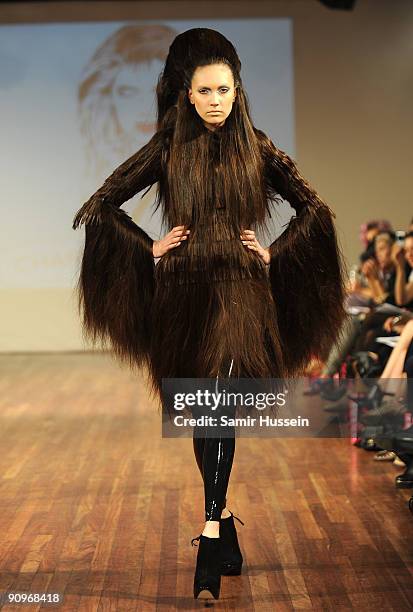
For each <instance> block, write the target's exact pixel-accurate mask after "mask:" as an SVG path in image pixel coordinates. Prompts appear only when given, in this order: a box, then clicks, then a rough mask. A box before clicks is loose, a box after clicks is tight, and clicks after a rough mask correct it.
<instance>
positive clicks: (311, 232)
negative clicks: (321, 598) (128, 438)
mask: <svg viewBox="0 0 413 612" xmlns="http://www.w3.org/2000/svg"><path fill="white" fill-rule="evenodd" d="M240 70H241V63H240V60H239V58H238V55H237V53H236V50H235V48H234V46H233V45H232V44H231V43H230V42H229V41H228V40H227V39H226V38H225V37H224V36H223V35H222V34H220V33H219V32H216V31H214V30H211V29H207V28H195V29H191V30H188V31H187V32H184V33H183V34H180V35H179V36H177V37H176V38H175V40H174V41H173V43H172V45H171V46H170V49H169V54H168V57H167V59H166V62H165V66H164V70H163V71H162V73H161V75H160V77H159V80H158V84H157V102H158V116H157V131H156V133H155V134H154V136H153V137H152V138H151V139H150V141H149V142H148V143H147V144H146V145H145V146H144V147H142V148H141V149H140V150H139V151H137V152H136V153H135V154H134V155H132V156H131V157H130V158H129V159H128V160H126V161H125V162H124V163H122V164H121V165H120V166H119V167H118V168H117V169H116V170H115V171H114V172H113V173H112V174H111V175H110V176H109V177H108V178H107V179H106V181H105V182H104V184H103V185H102V187H101V188H100V189H98V190H97V191H96V193H94V194H93V195H92V196H91V197H90V198H89V200H88V201H87V202H86V203H85V204H84V205H83V206H82V208H81V209H80V210H79V211H78V213H77V214H76V217H75V219H74V223H73V228H76V227H78V226H79V225H80V224H82V223H84V224H85V229H86V238H85V248H84V252H83V259H82V264H81V270H80V276H79V282H78V287H77V289H78V298H79V310H80V313H81V316H82V327H83V330H84V334H85V337H87V338H89V339H90V340H92V341H93V342H96V341H97V340H98V339H100V340H101V341H103V342H104V343H108V344H109V345H110V346H111V347H112V348H113V350H114V353H115V355H116V356H117V357H118V358H119V359H121V360H123V361H125V360H126V361H127V362H128V363H129V364H130V365H131V367H135V366H142V365H146V366H147V367H148V371H149V373H150V380H151V390H152V391H154V392H156V393H157V394H158V395H159V397H161V396H162V393H161V390H162V379H167V378H181V377H185V378H209V377H216V376H223V377H225V376H229V375H232V376H236V377H240V376H242V377H246V378H250V377H252V378H285V377H292V376H296V375H297V374H299V373H300V372H302V371H303V369H304V368H305V366H306V365H307V363H308V361H309V360H310V358H311V357H314V356H316V357H320V358H325V357H326V356H327V355H328V352H329V350H330V348H331V346H332V344H333V343H334V342H335V341H336V339H337V335H338V333H339V332H338V330H339V329H340V328H341V324H342V322H343V319H344V318H345V311H344V307H343V301H344V300H343V298H344V268H343V262H342V257H341V253H340V249H339V247H338V243H337V238H336V231H335V227H334V223H333V217H334V214H333V212H332V211H331V209H330V208H329V207H328V206H327V205H326V204H325V203H324V202H323V201H322V200H321V199H320V197H319V196H318V194H317V193H316V191H315V190H314V189H313V188H312V187H311V186H310V185H309V184H308V183H307V182H306V181H305V180H304V178H303V177H302V176H301V175H300V173H299V171H298V169H297V167H296V165H295V163H294V162H293V160H292V159H291V158H290V157H289V156H288V155H287V154H286V153H284V152H283V151H281V150H280V149H278V148H277V147H276V146H275V145H274V144H273V143H272V142H271V140H270V139H269V138H268V137H267V136H266V135H265V134H264V132H262V131H261V130H259V129H257V128H256V127H255V126H254V125H253V123H252V120H251V116H250V112H249V107H248V102H247V97H246V93H245V91H244V89H243V85H242V80H241V76H240ZM155 183H157V199H156V207H157V208H158V207H159V206H161V212H162V221H163V224H164V227H166V230H167V234H166V235H165V237H164V238H162V239H161V240H158V241H154V240H152V239H151V238H150V237H149V236H148V235H147V234H146V232H144V231H143V230H142V229H141V228H140V227H138V226H137V225H136V224H135V223H134V222H133V220H132V219H131V218H130V216H129V215H128V214H127V213H126V212H125V211H124V210H122V209H121V208H120V206H121V204H122V203H124V202H126V201H127V200H129V199H130V198H131V197H132V196H134V195H135V194H136V193H138V192H140V191H141V190H143V189H144V188H147V187H150V186H151V185H153V184H155ZM280 196H281V197H282V198H284V199H286V200H288V202H289V203H290V204H291V206H292V207H293V208H294V209H295V211H296V213H297V214H296V216H295V217H293V218H292V219H291V220H290V222H289V225H288V227H287V229H286V230H285V231H284V232H283V234H282V235H281V236H280V237H278V238H277V239H276V240H274V241H273V242H272V243H271V244H270V246H269V247H268V248H264V247H263V246H262V245H261V244H260V243H259V242H258V240H257V238H256V232H257V231H258V230H265V228H266V222H267V221H268V219H269V216H270V215H271V210H273V211H274V206H276V205H277V203H279V197H280ZM156 258H159V260H158V262H157V264H156V265H155V261H154V259H156ZM194 432H195V430H194ZM193 444H194V451H195V456H196V459H197V463H198V465H199V468H200V470H201V474H202V477H203V480H204V490H205V520H206V522H205V527H204V530H203V531H202V534H201V535H200V536H199V537H198V538H194V540H196V539H198V540H199V547H198V556H197V567H196V572H195V578H194V596H195V597H197V596H198V595H199V594H201V596H214V597H215V598H218V596H219V590H220V576H221V573H225V574H236V573H240V571H241V564H242V555H241V552H240V550H239V546H238V541H237V534H236V530H235V526H234V517H233V515H232V513H230V512H229V511H228V510H227V509H226V497H225V496H226V491H227V486H228V480H229V475H230V471H231V467H232V461H233V456H234V449H235V438H231V437H226V438H215V439H211V438H205V437H204V438H202V437H198V436H196V435H195V434H194V438H193Z"/></svg>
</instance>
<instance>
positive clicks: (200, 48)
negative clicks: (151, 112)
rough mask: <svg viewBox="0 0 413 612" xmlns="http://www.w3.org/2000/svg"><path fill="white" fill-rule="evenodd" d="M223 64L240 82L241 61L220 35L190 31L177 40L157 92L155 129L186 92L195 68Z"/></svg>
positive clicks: (205, 30) (202, 30) (214, 32)
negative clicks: (217, 63) (156, 122)
mask: <svg viewBox="0 0 413 612" xmlns="http://www.w3.org/2000/svg"><path fill="white" fill-rule="evenodd" d="M213 62H225V63H226V64H228V65H229V66H230V67H231V69H232V72H233V74H234V79H235V81H238V82H240V76H239V73H240V71H241V61H240V59H239V57H238V54H237V51H236V49H235V47H234V45H233V44H232V43H231V42H230V41H229V40H228V39H227V38H225V36H224V35H223V34H221V33H220V32H217V31H216V30H211V29H210V28H192V29H190V30H187V31H186V32H183V33H182V34H179V35H178V36H176V38H175V39H174V41H173V42H172V44H171V46H170V47H169V53H168V56H167V58H166V61H165V66H164V69H163V71H162V73H161V75H160V77H159V80H158V85H157V89H156V93H157V99H158V128H159V127H160V126H161V124H162V122H163V119H164V117H165V115H166V113H167V112H168V110H169V109H170V108H171V107H173V106H175V104H176V102H177V99H178V95H179V92H180V91H182V90H184V89H186V88H189V87H190V82H191V78H192V75H193V73H194V71H195V69H196V68H197V67H198V66H205V65H208V64H211V63H213Z"/></svg>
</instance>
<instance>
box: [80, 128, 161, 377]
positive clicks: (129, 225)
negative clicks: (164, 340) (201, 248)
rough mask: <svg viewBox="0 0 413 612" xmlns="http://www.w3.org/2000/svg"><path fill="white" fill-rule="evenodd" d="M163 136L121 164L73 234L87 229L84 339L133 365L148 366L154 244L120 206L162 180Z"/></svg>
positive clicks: (83, 265)
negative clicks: (81, 226) (83, 228)
mask: <svg viewBox="0 0 413 612" xmlns="http://www.w3.org/2000/svg"><path fill="white" fill-rule="evenodd" d="M161 155H162V142H161V138H160V135H159V133H157V134H155V135H154V136H153V137H152V139H151V140H150V141H149V142H148V143H147V144H146V145H144V146H143V147H142V148H141V149H140V150H139V151H137V152H136V153H134V154H133V155H132V156H131V157H130V158H128V159H127V160H126V161H125V162H123V163H122V164H121V165H120V166H118V168H116V170H115V171H114V172H113V173H112V174H111V175H110V176H109V177H108V178H107V179H106V180H105V182H104V184H103V185H102V186H101V187H100V188H99V189H98V190H97V191H96V192H95V193H94V194H93V195H92V196H91V197H90V198H89V199H88V200H87V201H86V202H85V203H84V204H83V206H82V207H81V208H80V210H79V211H78V212H77V213H76V215H75V217H74V220H73V229H76V228H77V227H78V226H79V225H81V224H83V223H84V224H85V245H84V250H83V255H82V260H81V265H80V273H79V279H78V282H77V285H76V292H77V301H78V309H79V314H80V316H81V325H82V332H83V336H84V338H85V339H87V340H91V341H92V343H93V344H95V343H96V341H97V340H100V341H101V343H102V345H103V346H104V347H105V346H107V345H109V347H110V348H112V350H113V351H114V354H115V356H116V357H117V358H119V359H120V360H121V361H127V362H128V363H129V364H130V365H131V366H133V365H137V366H140V365H143V364H144V363H145V362H146V361H147V354H148V347H149V339H150V309H151V304H152V297H153V293H154V271H155V264H154V259H153V254H152V245H153V240H152V239H151V238H150V236H149V235H148V234H147V233H146V232H145V231H144V230H143V229H141V228H140V227H139V226H138V225H136V223H134V221H133V220H132V218H131V217H130V216H129V215H128V214H127V213H126V211H124V210H122V209H121V208H120V206H121V205H122V204H123V203H124V202H126V201H127V200H129V199H130V198H131V197H133V196H134V195H135V194H136V193H138V192H139V191H141V190H142V189H144V188H145V187H148V186H151V185H152V184H154V183H156V182H157V181H158V180H159V176H160V172H161Z"/></svg>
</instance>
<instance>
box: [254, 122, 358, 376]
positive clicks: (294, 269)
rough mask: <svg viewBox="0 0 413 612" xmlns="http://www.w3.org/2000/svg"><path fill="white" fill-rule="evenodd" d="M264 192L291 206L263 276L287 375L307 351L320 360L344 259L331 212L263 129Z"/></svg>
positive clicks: (338, 319)
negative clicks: (274, 312) (291, 213)
mask: <svg viewBox="0 0 413 612" xmlns="http://www.w3.org/2000/svg"><path fill="white" fill-rule="evenodd" d="M258 137H259V140H260V142H261V146H262V153H263V161H264V175H265V184H266V188H267V195H268V197H269V198H270V199H273V198H274V196H276V195H277V194H279V195H281V196H282V198H283V199H285V200H287V201H288V202H289V203H290V205H291V206H292V207H293V208H294V209H295V211H296V215H295V216H294V217H292V219H291V220H290V222H289V224H288V226H287V228H286V229H285V231H284V232H283V233H282V234H281V235H280V236H279V237H278V238H277V239H276V240H274V241H273V242H272V243H271V245H270V247H269V252H270V257H271V259H270V265H269V278H270V284H271V292H272V295H273V298H274V301H275V305H276V310H277V317H278V324H279V329H280V335H281V339H282V345H283V352H284V358H285V362H286V367H287V371H288V372H289V375H291V376H293V375H295V374H297V373H300V372H302V371H303V370H304V369H305V367H306V366H307V365H308V363H309V361H310V360H311V358H312V357H315V358H319V359H321V360H325V359H326V358H327V356H328V354H329V352H330V350H331V347H332V345H333V344H334V343H335V342H336V341H337V340H338V339H339V337H340V336H341V329H342V324H343V322H344V320H345V318H346V316H347V315H346V311H345V307H344V299H345V265H344V258H343V255H342V253H341V250H340V247H339V245H338V241H337V235H336V229H335V226H334V222H333V218H335V214H334V213H333V212H332V210H331V209H330V208H329V207H328V206H327V204H326V203H325V202H324V201H323V200H322V199H321V198H320V196H319V195H318V194H317V192H316V191H315V190H314V189H313V188H312V187H311V186H310V184H309V183H308V182H307V181H306V180H305V179H304V178H303V177H302V176H301V174H300V172H299V171H298V169H297V166H296V164H295V162H294V161H293V160H292V159H291V158H290V157H289V156H288V155H287V154H286V153H285V152H284V151H282V150H280V149H278V148H277V147H276V146H275V145H274V144H273V143H272V141H271V140H270V139H269V138H268V137H267V136H266V135H265V134H264V133H263V132H260V133H259V134H258Z"/></svg>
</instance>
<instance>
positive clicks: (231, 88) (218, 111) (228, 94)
mask: <svg viewBox="0 0 413 612" xmlns="http://www.w3.org/2000/svg"><path fill="white" fill-rule="evenodd" d="M236 95H237V90H236V87H235V84H234V76H233V74H232V71H231V69H230V68H229V66H227V65H226V64H210V65H209V66H198V68H196V70H195V72H194V74H193V76H192V80H191V87H190V89H189V90H188V98H189V101H190V103H191V104H193V105H194V106H195V110H196V112H197V113H198V115H199V116H200V117H201V119H202V121H203V123H204V125H205V127H206V128H208V129H209V130H215V129H216V128H217V127H221V126H222V125H224V123H225V120H226V118H227V117H228V116H229V114H230V112H231V110H232V105H233V103H234V101H235V98H236ZM189 233H190V230H188V229H185V227H184V226H183V225H178V226H176V227H174V228H172V230H171V231H170V232H169V233H168V234H166V236H165V237H164V238H162V239H161V240H156V241H154V243H153V255H154V257H162V255H165V253H167V252H168V251H169V250H170V249H173V248H175V247H177V246H179V245H180V244H181V241H182V240H186V239H187V238H188V234H189ZM240 239H241V242H242V244H243V245H245V246H246V247H247V248H248V249H250V250H251V251H255V252H256V253H257V254H258V255H259V256H260V257H261V259H262V260H263V261H264V263H265V264H267V265H268V264H269V263H270V253H269V249H268V248H267V249H264V248H263V247H262V246H261V245H260V243H259V242H258V240H257V238H256V236H255V232H254V231H253V230H244V231H243V232H242V233H241V234H240Z"/></svg>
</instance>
